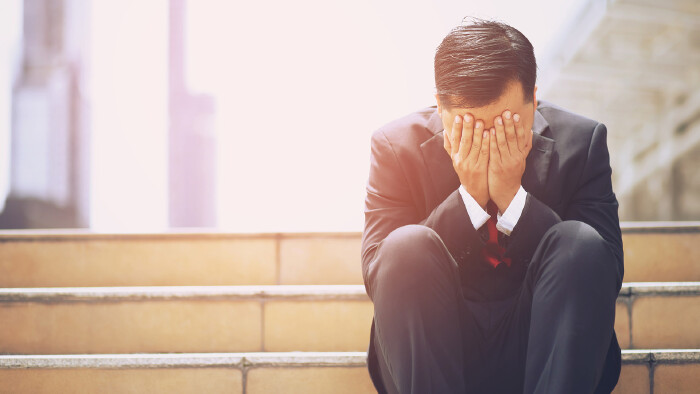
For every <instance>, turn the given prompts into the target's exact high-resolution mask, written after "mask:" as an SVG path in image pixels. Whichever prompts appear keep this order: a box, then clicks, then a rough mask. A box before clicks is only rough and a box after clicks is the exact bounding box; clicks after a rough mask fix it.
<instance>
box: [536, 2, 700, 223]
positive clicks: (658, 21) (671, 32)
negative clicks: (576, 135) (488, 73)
mask: <svg viewBox="0 0 700 394" xmlns="http://www.w3.org/2000/svg"><path fill="white" fill-rule="evenodd" d="M549 53H550V56H549V57H547V58H545V59H540V69H541V70H540V76H541V78H540V94H538V97H542V98H544V99H548V100H550V101H553V102H555V103H557V104H559V105H561V106H564V107H567V108H569V109H572V110H574V111H577V112H579V113H582V114H584V115H586V116H589V117H592V118H594V119H597V120H599V121H601V122H604V123H605V124H606V126H607V127H608V146H609V148H610V153H611V161H612V167H613V182H614V188H615V191H616V193H617V195H618V199H619V201H620V216H621V220H642V221H644V220H698V219H700V197H698V196H700V172H698V169H700V2H697V1H695V0H667V1H655V0H586V1H584V2H583V7H582V9H581V11H580V12H579V13H577V14H576V16H575V18H574V19H573V20H572V21H571V23H570V25H569V30H568V31H567V32H566V34H563V35H561V36H560V37H559V42H558V44H557V45H555V46H554V47H553V48H552V50H551V51H550V52H549Z"/></svg>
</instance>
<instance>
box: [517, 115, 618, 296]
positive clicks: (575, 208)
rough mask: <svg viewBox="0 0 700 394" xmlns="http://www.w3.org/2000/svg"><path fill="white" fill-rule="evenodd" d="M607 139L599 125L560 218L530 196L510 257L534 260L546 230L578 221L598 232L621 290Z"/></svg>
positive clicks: (602, 127) (615, 209)
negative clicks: (561, 223)
mask: <svg viewBox="0 0 700 394" xmlns="http://www.w3.org/2000/svg"><path fill="white" fill-rule="evenodd" d="M606 138H607V129H606V127H605V125H604V124H602V123H599V124H598V125H597V126H596V127H595V129H594V130H593V134H592V137H591V142H590V145H589V147H588V152H587V156H586V160H585V164H584V167H583V170H582V172H581V176H580V179H579V181H578V182H577V184H576V190H575V191H574V192H573V194H572V197H571V201H570V202H569V204H568V206H567V209H566V210H565V211H564V212H563V215H562V216H561V217H560V216H559V215H558V214H557V213H556V212H555V211H554V210H552V209H551V208H550V207H549V206H547V205H546V204H544V203H542V202H541V201H539V200H538V199H537V198H536V197H534V196H533V195H531V194H530V193H528V195H527V199H526V202H525V207H524V208H523V213H522V215H521V217H520V220H519V221H518V223H517V224H516V226H515V228H514V229H513V232H512V233H511V239H510V241H509V245H508V254H509V255H511V256H522V258H523V259H527V260H529V259H531V258H532V256H533V254H534V252H535V249H536V248H537V245H538V244H539V241H540V240H541V239H542V237H543V236H544V234H545V233H546V232H547V230H549V229H550V228H551V227H552V226H554V225H555V224H557V223H559V222H561V221H562V220H578V221H581V222H584V223H587V224H589V225H590V226H591V227H593V228H594V229H596V230H597V231H598V233H599V234H600V235H601V237H602V238H603V239H604V240H605V242H606V243H607V245H608V246H609V248H610V250H611V252H612V253H613V255H614V256H615V260H616V263H617V265H618V272H619V277H618V289H619V288H620V286H621V284H622V277H623V274H624V264H623V250H622V235H621V231H620V221H619V218H618V202H617V198H616V197H615V193H613V189H612V179H611V175H612V169H611V168H610V155H609V153H608V147H607V142H606Z"/></svg>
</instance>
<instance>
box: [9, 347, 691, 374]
mask: <svg viewBox="0 0 700 394" xmlns="http://www.w3.org/2000/svg"><path fill="white" fill-rule="evenodd" d="M366 362H367V353H366V352H251V353H156V354H151V353H135V354H66V355H0V369H10V368H182V367H200V368H202V367H229V368H254V367H270V366H273V367H299V366H306V367H310V366H316V367H319V366H329V367H330V366H346V367H347V366H364V365H366ZM622 363H623V364H646V363H656V364H686V363H687V364H698V363H700V349H635V350H622Z"/></svg>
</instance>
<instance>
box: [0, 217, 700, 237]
mask: <svg viewBox="0 0 700 394" xmlns="http://www.w3.org/2000/svg"><path fill="white" fill-rule="evenodd" d="M620 229H621V230H622V232H623V233H688V232H690V233H700V221H652V222H620ZM361 236H362V232H361V231H329V232H322V231H317V232H249V233H246V232H227V231H221V230H217V229H211V228H201V229H199V228H174V229H164V230H163V231H152V232H95V231H91V230H89V229H70V228H69V229H3V230H0V242H8V241H21V240H31V239H35V238H47V239H52V240H68V239H139V238H150V239H157V238H168V239H171V238H222V237H223V238H277V237H288V238H314V237H322V238H327V237H339V238H356V237H361Z"/></svg>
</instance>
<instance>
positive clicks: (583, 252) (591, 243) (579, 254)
mask: <svg viewBox="0 0 700 394" xmlns="http://www.w3.org/2000/svg"><path fill="white" fill-rule="evenodd" d="M542 242H545V243H547V245H546V249H547V251H548V253H550V254H552V256H551V257H553V258H549V259H548V258H546V257H545V258H544V260H547V261H549V262H550V263H551V264H552V265H553V267H549V269H554V270H555V271H557V273H558V274H559V275H563V276H566V277H567V278H569V279H571V280H572V281H596V280H600V279H601V276H604V275H613V274H614V272H615V264H616V263H615V259H614V256H613V254H612V252H611V251H610V248H609V247H608V245H607V244H606V242H605V240H604V239H603V237H601V236H600V234H599V233H598V231H597V230H596V229H594V228H593V227H591V226H590V225H589V224H587V223H584V222H581V221H575V220H568V221H563V222H560V223H557V224H556V225H554V226H553V227H552V228H550V229H549V231H547V232H546V233H545V235H544V237H543V240H542ZM555 256H556V257H555Z"/></svg>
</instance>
